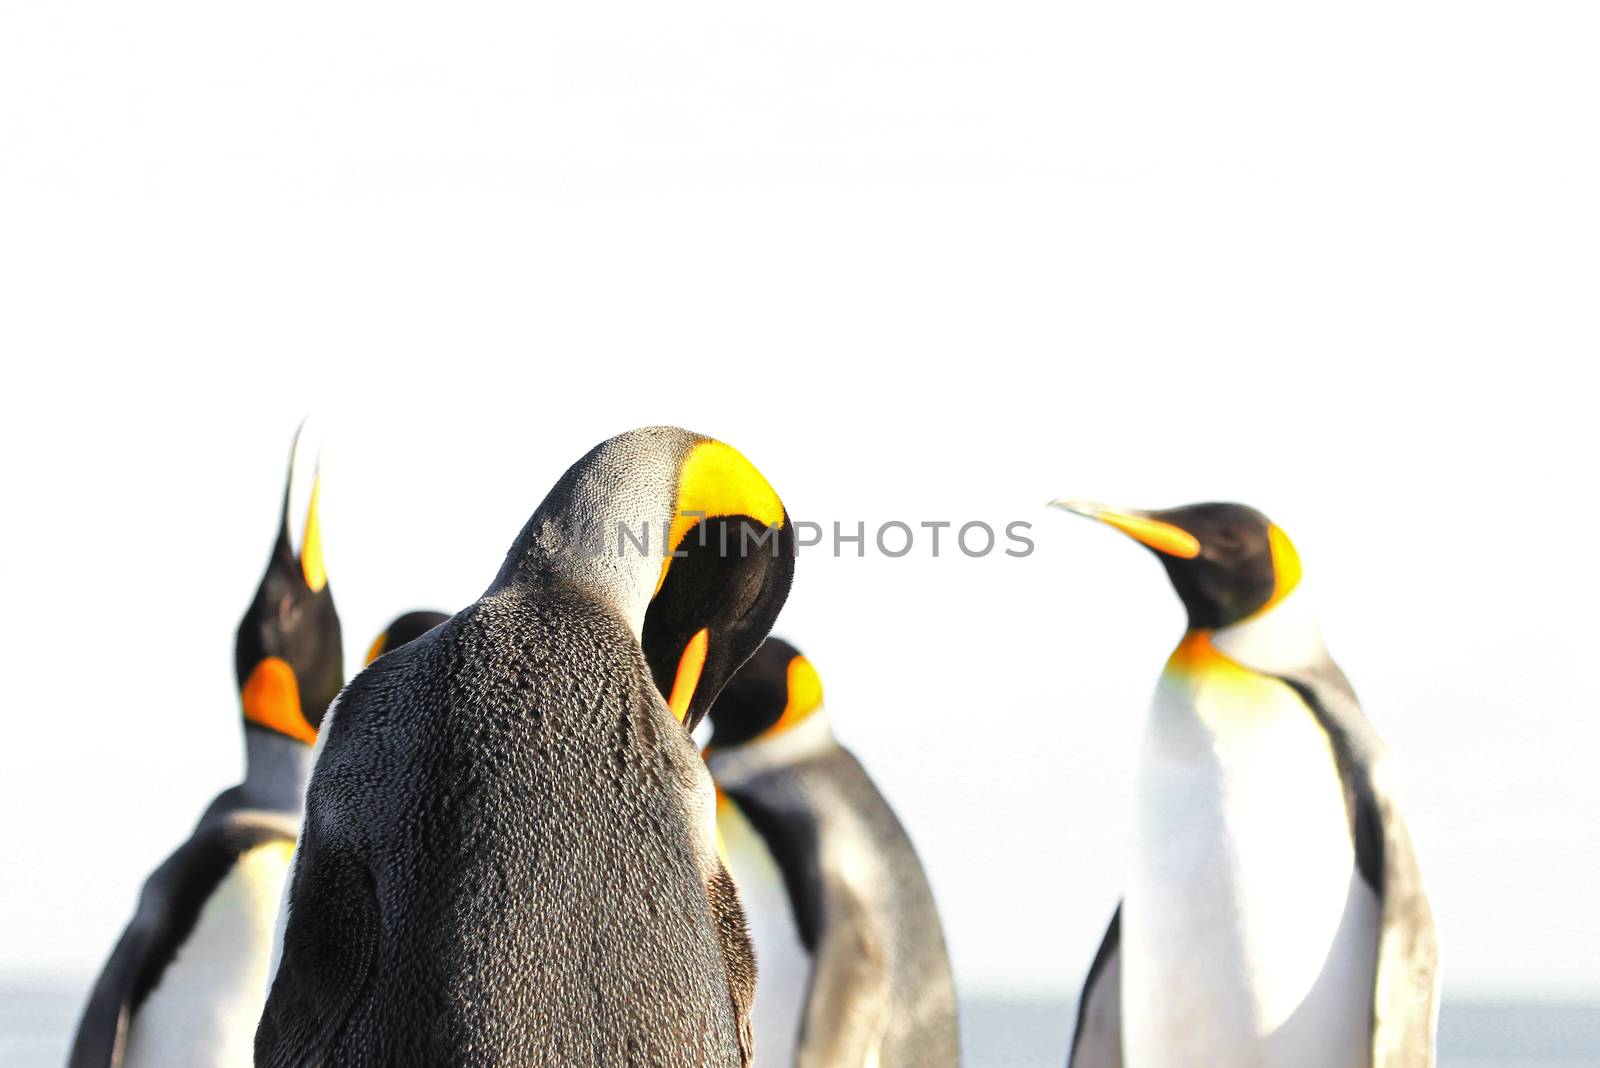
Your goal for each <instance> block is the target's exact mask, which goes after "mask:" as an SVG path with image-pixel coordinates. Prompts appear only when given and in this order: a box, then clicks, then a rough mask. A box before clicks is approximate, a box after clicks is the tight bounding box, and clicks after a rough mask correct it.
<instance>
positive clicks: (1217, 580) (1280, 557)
mask: <svg viewBox="0 0 1600 1068" xmlns="http://www.w3.org/2000/svg"><path fill="white" fill-rule="evenodd" d="M1051 504H1052V505H1054V506H1055V507H1057V508H1063V509H1065V510H1067V511H1069V512H1076V513H1077V514H1078V515H1084V516H1088V517H1089V518H1091V519H1098V520H1099V521H1100V522H1102V523H1105V524H1106V525H1108V526H1112V527H1115V528H1116V529H1118V530H1120V531H1122V532H1123V533H1124V534H1126V535H1128V536H1129V537H1131V538H1133V539H1134V540H1135V541H1137V542H1139V543H1140V544H1142V545H1144V546H1146V547H1147V548H1149V549H1150V550H1151V551H1152V552H1154V553H1155V554H1156V556H1157V557H1158V558H1159V559H1160V560H1161V563H1162V565H1163V566H1165V567H1166V569H1167V576H1168V577H1169V578H1170V579H1171V580H1172V586H1173V588H1174V589H1175V590H1177V592H1178V597H1179V599H1181V600H1182V601H1183V606H1184V608H1185V609H1187V611H1188V613H1189V629H1190V630H1215V629H1217V628H1219V627H1226V626H1229V625H1231V624H1233V623H1238V622H1239V621H1240V620H1243V619H1247V618H1249V617H1250V616H1253V615H1255V614H1257V613H1258V612H1261V611H1263V610H1264V609H1266V608H1268V607H1269V606H1271V605H1274V604H1276V603H1278V602H1279V601H1281V600H1282V599H1283V598H1285V597H1287V596H1288V595H1289V593H1290V591H1292V590H1293V589H1294V588H1295V586H1296V585H1298V584H1299V582H1300V556H1299V554H1298V553H1297V552H1295V548H1294V544H1293V543H1292V542H1291V541H1290V540H1289V537H1288V535H1286V534H1284V532H1283V531H1282V530H1280V529H1279V528H1278V527H1277V526H1276V525H1275V524H1274V523H1272V522H1271V521H1270V520H1269V519H1267V517H1266V516H1264V515H1262V514H1261V513H1260V512H1258V511H1256V510H1255V509H1254V508H1250V507H1248V506H1246V505H1242V504H1190V505H1185V506H1184V507H1182V508H1169V509H1167V510H1165V511H1159V512H1145V511H1137V510H1134V509H1126V508H1111V507H1107V506H1106V505H1102V504H1095V503H1093V502H1090V501H1078V500H1060V501H1052V502H1051Z"/></svg>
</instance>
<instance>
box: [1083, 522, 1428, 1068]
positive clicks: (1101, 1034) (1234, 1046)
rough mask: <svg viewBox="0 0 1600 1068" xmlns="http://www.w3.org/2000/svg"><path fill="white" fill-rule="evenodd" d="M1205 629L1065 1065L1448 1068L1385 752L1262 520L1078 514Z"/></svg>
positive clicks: (1176, 691) (1296, 569)
mask: <svg viewBox="0 0 1600 1068" xmlns="http://www.w3.org/2000/svg"><path fill="white" fill-rule="evenodd" d="M1055 503H1056V504H1057V506H1059V507H1062V508H1065V509H1067V510H1069V511H1072V512H1077V513H1078V514H1080V515H1086V516H1089V517H1091V518H1094V519H1098V520H1100V521H1101V522H1103V523H1106V524H1108V525H1110V526H1112V527H1115V528H1117V529H1119V530H1121V531H1122V532H1123V533H1125V534H1127V535H1129V536H1130V537H1132V538H1134V539H1135V540H1137V541H1139V542H1141V543H1142V544H1144V545H1145V546H1147V547H1149V548H1150V549H1151V550H1153V551H1154V552H1155V553H1156V555H1157V557H1158V558H1159V559H1160V560H1161V562H1162V564H1163V565H1164V566H1165V567H1166V569H1167V574H1168V577H1169V578H1170V579H1171V580H1172V584H1173V586H1174V588H1176V590H1177V592H1178V596H1179V597H1180V598H1181V599H1182V601H1183V604H1184V607H1185V608H1186V609H1187V611H1188V616H1189V627H1188V632H1187V633H1186V634H1185V635H1184V638H1183V640H1182V641H1181V642H1180V643H1179V645H1178V648H1177V650H1176V651H1175V652H1174V653H1173V654H1172V657H1171V659H1170V660H1168V662H1167V666H1166V670H1165V671H1164V672H1163V673H1162V675H1161V681H1160V683H1159V685H1158V687H1157V691H1156V696H1155V700H1154V703H1153V706H1152V709H1151V713H1150V721H1149V725H1148V727H1147V730H1146V736H1145V741H1144V746H1143V749H1142V751H1141V754H1140V759H1139V771H1138V786H1137V795H1136V796H1137V801H1136V824H1135V826H1136V840H1135V842H1134V846H1133V861H1132V865H1131V869H1130V872H1129V881H1128V885H1127V889H1126V892H1125V896H1124V898H1123V901H1122V905H1121V907H1120V908H1119V909H1118V913H1117V915H1116V916H1115V917H1113V919H1112V923H1111V929H1110V930H1109V931H1108V932H1107V934H1106V937H1105V940H1104V942H1103V943H1102V945H1101V947H1100V951H1099V953H1097V954H1096V957H1095V961H1094V964H1093V966H1092V967H1091V969H1090V972H1089V976H1088V979H1087V980H1086V982H1085V984H1084V990H1083V996H1082V999H1081V1001H1080V1004H1079V1015H1078V1028H1077V1034H1076V1036H1075V1038H1074V1041H1073V1050H1072V1056H1071V1061H1070V1063H1071V1064H1072V1065H1073V1066H1075V1068H1103V1066H1107V1065H1122V1064H1124V1063H1126V1064H1129V1065H1135V1066H1143V1065H1159V1066H1162V1068H1171V1066H1183V1065H1195V1066H1200V1065H1205V1066H1213V1065H1219V1064H1228V1065H1261V1066H1280V1065H1281V1066H1285V1068H1289V1066H1292V1068H1320V1066H1329V1068H1335V1066H1337V1068H1357V1066H1361V1068H1366V1066H1371V1068H1416V1066H1424V1065H1431V1064H1432V1063H1433V1057H1434V1053H1433V1039H1434V1028H1435V1021H1436V1015H1437V1006H1438V959H1437V958H1438V953H1437V940H1436V936H1435V931H1434V926H1433V917H1432V913H1431V911H1430V909H1429V906H1428V900H1427V897H1426V896H1425V894H1424V892H1423V886H1422V879H1421V875H1420V872H1419V871H1418V867H1417V863H1416V859H1415V857H1414V855H1413V853H1412V849H1411V841H1410V837H1409V835H1408V833H1407V831H1406V826H1405V821H1404V820H1403V819H1402V817H1401V814H1400V811H1399V808H1398V805H1397V802H1396V799H1395V794H1394V784H1393V782H1392V781H1391V775H1390V772H1389V770H1388V760H1387V754H1386V751H1385V749H1384V746H1383V743H1382V742H1380V741H1379V739H1378V736H1377V734H1376V733H1375V732H1374V731H1373V729H1372V727H1371V725H1370V724H1369V723H1368V722H1367V719H1366V717H1365V716H1364V715H1363V714H1362V712H1361V708H1360V705H1358V704H1357V703H1356V698H1355V694H1354V692H1353V691H1352V690H1351V688H1350V684H1349V683H1348V682H1347V681H1346V680H1345V677H1344V675H1343V674H1342V673H1341V672H1340V670H1339V668H1338V667H1337V666H1336V665H1335V664H1334V662H1333V661H1332V659H1330V658H1329V656H1328V653H1327V650H1326V649H1325V647H1324V646H1323V643H1322V638H1321V635H1320V634H1319V632H1318V630H1317V627H1316V625H1315V623H1314V622H1313V621H1312V619H1311V617H1310V615H1309V614H1308V613H1307V611H1306V606H1305V604H1304V603H1303V601H1302V597H1301V595H1300V594H1299V593H1298V592H1297V588H1298V585H1299V580H1300V573H1301V572H1300V560H1299V556H1298V554H1297V553H1296V551H1295V548H1294V546H1293V544H1291V543H1290V541H1289V539H1288V537H1287V536H1286V535H1285V534H1284V533H1283V531H1281V530H1280V529H1279V528H1278V527H1276V526H1275V525H1273V524H1272V523H1270V522H1269V521H1268V520H1267V519H1266V517H1265V516H1263V515H1261V514H1260V513H1259V512H1257V511H1255V510H1254V509H1251V508H1247V507H1245V506H1243V505H1237V504H1201V505H1192V506H1189V507H1184V508H1176V509H1172V510H1170V511H1162V512H1138V511H1130V510H1117V509H1111V508H1107V507H1104V506H1101V505H1095V504H1090V503H1087V502H1081V501H1057V502H1055Z"/></svg>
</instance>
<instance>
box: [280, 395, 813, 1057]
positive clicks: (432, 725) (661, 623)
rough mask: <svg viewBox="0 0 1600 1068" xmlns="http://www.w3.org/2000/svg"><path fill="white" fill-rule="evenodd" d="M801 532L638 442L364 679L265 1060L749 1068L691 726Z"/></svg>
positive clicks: (580, 479) (345, 720)
mask: <svg viewBox="0 0 1600 1068" xmlns="http://www.w3.org/2000/svg"><path fill="white" fill-rule="evenodd" d="M750 535H753V536H754V545H753V546H752V543H751V540H750V538H749V536H750ZM794 543H795V538H794V531H793V525H792V524H791V523H790V522H789V518H788V514H787V512H786V511H785V510H784V507H783V503H782V501H781V500H780V499H779V497H778V495H777V493H776V492H775V491H774V490H773V489H772V487H771V485H770V484H769V483H768V482H767V480H766V479H765V478H764V477H763V476H762V475H761V473H760V472H759V471H757V470H756V468H755V467H754V466H753V465H752V464H751V463H750V461H749V460H747V459H745V458H744V457H743V456H742V455H741V454H739V453H738V452H737V451H736V450H734V449H733V448H732V447H731V446H729V445H726V444H724V443H722V442H720V441H716V440H714V439H711V438H707V437H704V436H701V435H697V434H691V433H689V432H688V431H685V430H681V429H678V428H676V427H650V428H646V429H643V430H636V431H632V432H630V433H626V434H622V435H619V436H617V437H615V438H612V439H610V440H608V441H605V442H603V443H601V444H600V445H598V446H596V447H595V448H594V449H593V450H591V451H590V452H589V453H588V454H587V455H586V456H584V457H583V458H582V459H580V460H579V461H578V462H577V463H575V464H574V465H573V466H572V467H571V468H570V469H569V470H568V471H567V473H566V474H565V475H564V476H562V478H561V479H560V481H559V482H557V484H556V485H555V487H554V488H553V489H552V490H551V491H550V493H549V495H548V496H546V498H545V500H544V502H543V503H542V504H541V505H540V506H539V508H538V509H537V510H536V511H535V512H534V514H533V516H532V518H530V519H529V520H528V522H527V524H526V525H525V526H524V527H523V529H522V532H521V533H520V534H519V535H518V536H517V538H516V540H515V541H514V542H513V543H512V545H511V548H510V551H509V552H508V553H507V555H506V559H505V562H504V564H503V566H502V567H501V569H500V572H499V574H498V575H497V576H496V577H495V579H494V581H493V582H492V583H491V585H490V586H489V588H488V589H487V590H486V591H485V592H484V594H483V595H482V596H481V597H480V598H479V599H478V600H477V601H475V602H474V603H472V604H470V605H468V606H467V607H466V608H464V609H462V610H461V611H460V612H457V613H456V614H455V615H454V616H453V617H451V618H450V619H449V620H447V621H445V622H443V623H441V624H439V625H438V626H436V627H434V628H433V629H431V630H428V631H427V632H425V633H423V634H422V635H421V636H420V637H417V638H415V639H413V640H411V641H410V642H408V643H406V644H404V645H401V646H399V647H398V648H394V649H392V650H390V651H388V652H384V653H383V654H382V655H379V656H378V657H376V658H375V659H374V660H373V661H372V663H371V664H370V665H369V666H368V667H367V668H366V669H365V670H363V671H362V672H361V673H360V674H358V675H357V676H356V678H355V679H354V680H353V681H352V682H351V683H350V684H349V685H348V686H347V687H346V688H345V689H344V691H343V693H342V694H341V696H340V698H339V701H338V703H337V705H336V706H335V707H334V708H333V709H332V710H331V711H330V713H329V715H328V722H327V724H325V726H324V729H323V731H322V734H321V737H320V738H319V740H318V750H319V751H318V754H317V759H316V766H315V770H314V771H313V773H312V777H311V782H310V785H309V786H308V788H307V791H306V818H305V821H304V825H303V830H302V833H301V838H300V843H299V855H298V860H297V862H296V867H295V872H294V875H293V878H292V881H291V884H290V890H289V895H288V900H287V919H286V922H285V924H284V934H283V939H282V954H281V958H280V960H279V964H278V969H277V973H276V976H275V977H274V979H273V982H272V988H271V993H270V994H269V996H268V998H267V1005H266V1010H265V1012H264V1013H263V1014H262V1017H261V1023H260V1027H259V1028H258V1029H257V1032H256V1064H257V1065H258V1066H259V1068H290V1066H299V1065H306V1064H318V1065H327V1066H329V1068H337V1066H373V1068H377V1066H384V1068H388V1066H400V1068H406V1066H411V1065H416V1066H419V1068H420V1066H427V1068H436V1066H437V1068H450V1066H457V1065H459V1066H469V1065H470V1066H474V1068H475V1066H480V1065H481V1066H499V1065H505V1066H511V1065H516V1066H518V1068H556V1066H561V1068H568V1066H572V1065H606V1066H610V1065H623V1064H626V1065H635V1066H639V1068H679V1066H683V1068H688V1066H691V1065H692V1066H706V1068H725V1066H743V1065H747V1064H748V1063H749V1062H750V1057H751V1035H750V1029H749V1005H750V1001H751V997H752V994H753V987H754V981H755V970H754V962H753V960H752V955H751V952H750V945H749V939H748V937H747V935H746V933H745V921H744V914H743V911H742V909H741V908H740V905H739V899H738V895H737V892H736V891H735V889H734V886H733V882H732V880H731V879H730V878H729V877H728V874H727V871H726V869H724V868H723V866H722V862H721V860H720V859H719V858H718V856H717V851H716V841H715V800H714V794H713V788H712V785H711V778H710V775H709V774H708V773H707V771H706V768H705V765H704V763H703V761H702V760H701V759H700V755H699V752H698V751H697V749H696V747H695V745H694V742H693V740H692V739H691V737H690V731H692V729H693V728H694V726H695V725H696V724H697V723H698V722H699V721H700V720H701V719H702V718H703V717H704V715H705V713H706V711H707V709H708V708H709V707H710V705H711V702H712V701H713V700H715V698H716V696H717V694H718V693H719V692H720V691H721V689H722V687H723V685H724V683H725V682H726V681H727V679H728V677H729V676H730V675H732V674H733V672H734V671H736V670H737V669H738V668H739V666H740V665H741V664H742V663H743V662H744V661H745V660H746V659H747V658H748V657H749V655H750V654H751V653H752V652H754V651H755V649H756V648H757V647H758V646H759V645H760V643H761V641H762V640H763V639H764V638H765V637H766V634H767V630H768V629H769V628H770V627H771V625H772V621H773V619H774V618H775V617H776V615H777V612H778V610H779V609H780V608H781V607H782V605H783V602H784V600H785V599H786V597H787V596H788V591H789V584H790V581H791V577H792V574H793V568H794V547H795V546H794ZM658 673H660V674H663V675H670V677H671V680H672V681H671V685H670V686H669V687H668V688H667V690H666V692H667V693H668V695H669V696H668V698H667V700H663V699H662V691H661V690H659V689H658V687H657V682H656V678H657V674H658Z"/></svg>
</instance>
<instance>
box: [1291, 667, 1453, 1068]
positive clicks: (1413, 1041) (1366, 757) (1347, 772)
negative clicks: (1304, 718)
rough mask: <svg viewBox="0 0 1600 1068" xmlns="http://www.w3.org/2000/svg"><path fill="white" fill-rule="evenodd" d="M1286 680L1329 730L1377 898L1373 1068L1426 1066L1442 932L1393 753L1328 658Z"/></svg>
mask: <svg viewBox="0 0 1600 1068" xmlns="http://www.w3.org/2000/svg"><path fill="white" fill-rule="evenodd" d="M1283 680H1284V681H1285V682H1287V683H1288V684H1289V685H1290V686H1292V687H1294V689H1295V691H1296V692H1297V693H1298V694H1299V695H1300V697H1301V698H1302V699H1303V700H1304V701H1305V702H1306V704H1307V705H1308V706H1309V707H1310V708H1311V710H1312V712H1313V713H1314V714H1315V715H1316V717H1317V721H1318V722H1319V723H1321V725H1322V728H1323V730H1324V731H1326V732H1327V735H1328V739H1329V742H1330V743H1331V745H1332V747H1333V752H1334V756H1335V758H1336V759H1337V760H1338V762H1339V772H1340V775H1341V777H1342V778H1343V779H1344V783H1345V796H1346V801H1347V803H1348V805H1349V808H1350V828H1351V836H1352V838H1353V839H1354V841H1355V849H1356V867H1357V868H1358V870H1359V871H1360V873H1361V877H1362V879H1363V880H1364V881H1365V882H1366V883H1367V884H1368V885H1369V886H1370V887H1372V890H1373V893H1375V894H1376V895H1377V897H1378V901H1379V908H1380V912H1379V933H1378V968H1377V976H1376V981H1375V982H1374V983H1373V1000H1372V1066H1373V1068H1429V1066H1431V1065H1432V1064H1433V1063H1434V1035H1435V1033H1436V1031H1437V1028H1438V1013H1439V942H1438V933H1437V931H1436V930H1435V928H1434V923H1433V911H1432V909H1431V908H1430V907H1429V905H1428V897H1427V894H1426V892H1425V891H1424V889H1423V884H1422V872H1421V870H1420V868H1419V867H1418V865H1417V858H1416V854H1415V853H1414V852H1413V851H1412V847H1411V835H1410V832H1409V831H1407V829H1406V823H1405V819H1404V818H1403V817H1402V816H1401V814H1400V807H1399V804H1398V801H1397V799H1396V797H1395V794H1394V784H1393V783H1392V782H1391V781H1390V776H1389V775H1388V773H1387V768H1388V759H1389V755H1388V750H1387V749H1386V748H1385V747H1384V744H1383V742H1382V741H1381V740H1379V738H1378V735H1377V733H1376V732H1375V731H1374V730H1373V729H1372V725H1371V723H1369V722H1368V721H1367V717H1366V715H1365V714H1364V713H1363V712H1362V711H1361V706H1360V704H1359V703H1357V701H1356V695H1355V691H1354V690H1353V689H1351V687H1350V683H1349V681H1348V680H1347V679H1346V678H1345V677H1344V673H1343V672H1341V671H1340V670H1339V668H1338V667H1337V666H1336V665H1335V664H1334V663H1333V662H1332V661H1331V660H1330V661H1327V662H1325V664H1322V665H1319V666H1318V667H1317V668H1315V669H1310V670H1306V671H1304V672H1299V673H1297V674H1295V675H1292V676H1289V675H1286V676H1283Z"/></svg>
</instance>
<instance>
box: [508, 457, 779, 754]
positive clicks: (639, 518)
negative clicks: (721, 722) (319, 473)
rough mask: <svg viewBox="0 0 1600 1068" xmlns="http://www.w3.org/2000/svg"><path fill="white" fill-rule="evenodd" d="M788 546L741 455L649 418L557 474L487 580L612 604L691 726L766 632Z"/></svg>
mask: <svg viewBox="0 0 1600 1068" xmlns="http://www.w3.org/2000/svg"><path fill="white" fill-rule="evenodd" d="M794 553H795V542H794V527H793V524H792V523H791V522H790V521H789V514H788V512H787V511H785V510H784V506H783V501H782V500H781V499H780V498H779V497H778V494H777V492H776V491H775V490H773V488H772V486H771V485H770V484H769V483H768V482H767V480H766V478H765V477H763V476H762V474H761V472H760V471H758V470H757V469H756V467H755V466H754V465H753V464H751V463H750V461H749V460H747V459H745V458H744V456H742V455H741V454H740V453H739V452H738V450H736V449H734V448H733V447H732V446H731V445H728V444H725V443H723V442H721V441H717V440H715V439H713V438H708V437H705V436H704V435H700V434H693V433H690V432H689V431H687V430H682V429H679V428H678V427H665V426H658V427H646V428H644V429H641V430H634V431H630V432H628V433H626V434H619V435H617V436H616V437H614V438H611V439H610V440H608V441H605V442H602V443H601V444H600V445H597V446H596V447H595V448H594V449H592V450H591V451H590V452H589V454H588V455H587V456H585V457H584V458H583V459H581V460H579V461H578V462H577V463H576V464H574V465H573V466H572V467H571V468H569V469H568V470H567V473H566V474H565V475H563V476H562V478H561V481H559V482H558V483H556V486H555V488H554V489H552V490H551V491H550V494H549V496H547V497H546V498H545V500H544V503H543V504H541V505H540V506H539V509H538V511H536V512H535V513H534V515H533V518H531V519H530V520H528V523H527V525H526V526H525V527H524V528H523V530H522V533H521V535H519V536H518V538H517V541H516V542H515V543H514V544H513V545H512V547H511V551H510V553H509V554H508V555H507V558H506V563H505V566H504V567H502V568H501V571H500V575H499V577H498V578H497V579H496V580H495V584H494V586H493V587H491V589H493V588H498V587H500V586H502V585H506V584H510V583H518V582H534V583H546V584H556V585H560V586H563V587H565V588H566V589H568V590H569V591H572V592H574V593H576V594H578V595H579V596H582V597H585V598H587V599H590V600H593V601H597V602H599V603H602V604H604V605H606V606H608V607H609V608H611V609H612V610H614V611H616V612H618V613H619V614H620V615H621V616H622V617H623V618H624V619H625V620H626V621H627V623H628V624H629V626H630V627H631V628H632V629H633V632H634V634H635V635H636V636H637V637H638V638H639V642H640V645H641V647H642V648H643V651H644V655H645V660H646V662H647V663H648V664H649V667H650V672H651V675H652V678H653V680H654V682H655V684H656V686H657V688H658V689H659V690H660V691H661V693H662V695H663V696H664V697H665V698H666V701H667V705H668V707H669V708H671V709H672V712H673V714H674V715H675V716H677V718H678V719H679V720H680V721H681V722H682V723H683V724H684V725H685V727H686V728H687V729H689V730H693V729H694V728H695V726H696V725H697V724H698V723H699V722H700V720H701V718H702V717H703V716H704V715H705V714H706V712H707V711H708V710H709V709H710V707H711V704H712V702H713V701H715V700H716V697H717V694H718V693H720V692H721V691H722V687H723V686H724V684H726V683H727V681H728V679H729V677H730V676H732V675H733V673H734V672H735V671H737V670H738V669H739V667H740V665H742V664H743V663H744V662H745V660H747V659H748V658H749V657H750V654H752V653H753V652H755V650H756V649H757V647H759V646H760V644H761V642H762V641H763V639H765V638H766V636H767V632H768V631H770V630H771V629H772V624H773V621H774V620H775V619H776V618H777V615H778V611H779V609H781V608H782V607H783V603H784V601H785V600H786V599H787V598H788V596H789V584H790V581H791V580H792V578H793V575H794Z"/></svg>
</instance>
